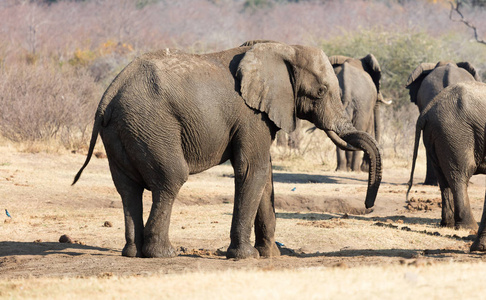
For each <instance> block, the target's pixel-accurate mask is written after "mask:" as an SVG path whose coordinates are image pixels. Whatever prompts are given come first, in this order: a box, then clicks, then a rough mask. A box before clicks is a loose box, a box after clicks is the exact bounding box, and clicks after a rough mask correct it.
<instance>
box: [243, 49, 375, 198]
mask: <svg viewBox="0 0 486 300" xmlns="http://www.w3.org/2000/svg"><path fill="white" fill-rule="evenodd" d="M247 43H250V44H248V45H251V49H249V50H248V51H247V52H246V54H245V55H244V57H243V59H242V60H241V62H240V64H239V67H238V71H237V76H238V77H239V78H240V80H241V83H240V84H241V87H240V91H241V96H242V97H243V98H244V100H245V102H246V104H247V105H248V106H249V107H251V108H253V109H255V110H258V111H262V112H265V113H266V114H267V115H268V117H269V118H270V120H271V121H272V122H273V123H274V124H275V125H276V126H277V127H279V128H281V129H283V130H284V131H286V132H291V131H293V130H294V129H295V126H296V118H300V119H304V120H308V121H310V122H312V123H314V125H315V126H316V127H317V128H319V129H321V130H324V131H325V132H326V133H327V134H328V136H329V137H330V138H331V140H332V141H333V142H334V143H335V144H336V145H338V146H339V147H342V148H345V149H346V150H363V151H365V153H367V154H368V155H369V157H370V161H371V167H370V171H369V180H368V192H367V196H366V201H365V205H366V207H367V208H369V207H372V206H373V205H374V201H375V198H376V195H377V193H378V188H379V185H380V182H381V157H380V152H379V150H378V146H377V144H376V141H375V140H374V139H373V138H372V137H371V136H370V135H369V134H367V133H366V132H358V131H357V130H356V129H355V128H354V127H353V125H352V123H351V121H350V120H349V119H348V117H347V116H346V113H345V110H344V107H343V105H342V103H341V97H340V88H339V82H338V80H337V77H336V75H335V74H334V70H333V68H332V66H331V64H330V62H329V59H328V57H327V56H326V55H325V54H324V52H323V51H322V50H320V49H317V48H312V47H304V46H289V45H285V44H281V43H274V42H271V41H263V42H258V41H257V42H255V43H251V42H247Z"/></svg>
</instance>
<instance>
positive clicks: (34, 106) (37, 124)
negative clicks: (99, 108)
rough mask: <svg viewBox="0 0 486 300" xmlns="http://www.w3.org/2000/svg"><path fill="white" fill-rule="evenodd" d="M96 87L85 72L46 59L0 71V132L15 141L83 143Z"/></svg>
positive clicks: (87, 133)
mask: <svg viewBox="0 0 486 300" xmlns="http://www.w3.org/2000/svg"><path fill="white" fill-rule="evenodd" d="M99 94H100V90H99V88H98V86H96V85H95V84H94V82H93V80H92V77H91V76H89V74H87V72H85V71H82V70H76V69H75V68H73V67H70V66H62V67H61V66H55V65H54V64H52V63H50V62H39V63H36V64H27V63H18V64H17V65H16V67H15V68H7V69H3V70H1V72H0V107H2V109H1V111H0V132H1V133H2V135H3V136H4V137H6V138H8V139H10V140H12V141H15V142H39V141H40V142H47V143H50V142H52V141H57V142H60V143H61V144H62V145H63V146H65V147H66V148H68V149H69V148H77V147H80V146H81V145H85V144H86V143H87V141H88V138H89V130H88V129H91V125H92V120H93V117H94V112H95V110H96V105H97V102H98V100H99Z"/></svg>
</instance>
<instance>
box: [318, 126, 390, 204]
mask: <svg viewBox="0 0 486 300" xmlns="http://www.w3.org/2000/svg"><path fill="white" fill-rule="evenodd" d="M324 131H325V132H326V134H327V135H328V136H329V138H330V139H331V140H332V141H333V142H334V144H336V146H338V147H340V148H342V149H344V150H353V151H356V150H362V151H364V152H365V153H366V154H367V155H368V157H369V158H370V168H369V173H368V190H367V192H366V199H365V206H366V208H371V207H373V205H374V204H375V199H376V196H377V194H378V189H379V187H380V183H381V176H382V167H381V155H380V150H379V148H378V145H377V143H376V141H375V140H374V139H373V137H372V136H371V135H369V134H368V133H366V132H363V131H357V130H356V129H355V128H354V127H353V126H352V125H351V124H350V123H349V122H347V123H343V124H342V125H341V126H338V128H337V129H336V130H326V129H325V130H324Z"/></svg>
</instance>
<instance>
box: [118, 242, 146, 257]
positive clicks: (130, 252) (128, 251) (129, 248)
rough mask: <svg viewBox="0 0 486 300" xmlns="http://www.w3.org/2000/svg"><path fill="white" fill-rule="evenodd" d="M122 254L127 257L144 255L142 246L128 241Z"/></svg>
mask: <svg viewBox="0 0 486 300" xmlns="http://www.w3.org/2000/svg"><path fill="white" fill-rule="evenodd" d="M122 255H123V256H126V257H142V256H143V255H142V246H139V247H137V245H136V244H133V243H126V244H125V247H123V250H122Z"/></svg>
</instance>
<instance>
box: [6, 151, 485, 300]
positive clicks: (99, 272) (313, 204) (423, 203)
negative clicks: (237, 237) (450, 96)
mask: <svg viewBox="0 0 486 300" xmlns="http://www.w3.org/2000/svg"><path fill="white" fill-rule="evenodd" d="M84 159H85V155H84V154H70V153H66V154H46V153H38V154H31V153H22V152H19V151H17V150H15V148H13V147H11V146H10V147H9V146H1V147H0V204H1V207H0V208H1V209H2V211H1V212H2V213H1V215H0V298H2V297H15V296H21V295H22V290H23V289H24V288H25V289H27V287H26V285H25V283H26V282H29V280H37V279H46V280H51V279H52V280H64V279H66V278H68V279H69V278H72V279H76V280H77V279H86V278H98V279H99V278H118V279H119V280H122V279H123V278H125V279H126V280H128V279H129V278H138V277H148V278H152V277H153V276H157V278H159V277H163V276H166V275H167V274H168V275H167V276H185V275H184V274H186V275H187V274H200V273H203V274H213V275H214V274H217V273H218V272H230V273H229V274H233V275H232V276H234V274H235V273H231V272H240V271H241V276H242V277H241V278H245V276H246V275H245V274H248V272H255V273H254V274H261V272H264V273H263V274H272V276H275V278H279V277H278V276H284V275H282V274H287V273H285V272H289V273H288V274H287V275H288V276H290V274H294V275H295V274H297V275H295V276H298V277H300V273H299V272H304V273H305V272H307V270H321V271H322V270H324V273H325V274H327V275H326V276H330V275H329V274H331V275H332V274H335V273H333V272H339V270H342V272H344V274H348V276H351V274H353V275H352V276H357V275H356V274H357V273H356V272H358V270H359V272H361V273H362V274H365V275H363V276H377V275H366V274H374V273H367V271H364V270H369V269H367V268H372V269H373V268H390V267H393V266H396V267H399V268H402V267H403V268H429V269H428V270H431V272H432V274H434V270H435V272H438V273H437V274H440V273H441V272H442V271H440V268H443V266H450V264H451V263H452V264H457V266H458V267H457V268H456V267H453V268H454V269H456V270H459V269H460V267H459V266H463V268H464V266H467V268H466V269H468V270H470V269H478V268H479V269H481V268H482V269H484V264H482V262H483V261H484V260H486V256H485V255H483V254H482V253H470V252H469V250H468V249H469V246H470V244H471V242H472V239H473V237H474V232H469V231H467V230H452V229H448V228H440V227H439V226H438V223H439V218H440V203H439V202H440V201H439V199H440V192H439V189H438V187H430V186H423V185H421V184H420V182H422V180H423V176H424V170H423V169H420V168H419V170H418V172H416V176H415V185H414V187H413V188H412V193H411V199H410V200H411V201H410V202H408V203H407V202H406V200H405V191H406V182H407V181H408V176H409V168H406V167H401V166H396V165H395V164H393V163H392V162H388V161H385V162H384V173H383V182H382V185H381V188H380V192H379V195H378V198H377V200H376V203H375V207H374V209H373V210H372V211H365V209H364V203H363V202H364V196H365V191H366V179H367V174H365V173H345V172H333V171H324V170H320V169H319V167H317V168H315V169H313V170H312V171H308V172H302V171H293V170H289V168H282V167H279V164H278V162H277V163H275V166H274V181H275V199H276V207H277V233H276V238H277V241H278V242H280V243H282V244H283V246H282V248H281V253H282V255H281V256H280V257H276V258H270V259H247V260H233V259H230V260H228V259H226V258H225V253H224V252H225V250H226V248H227V247H228V245H229V229H230V224H231V216H232V208H233V205H232V202H233V189H234V187H233V178H232V169H231V167H230V166H229V165H222V166H218V167H215V168H213V169H210V170H208V171H206V172H204V173H201V174H197V175H193V176H192V177H191V178H190V180H189V181H188V182H187V183H186V185H185V186H184V187H183V188H182V190H181V192H180V195H179V197H178V199H177V201H176V204H175V205H174V210H173V213H172V219H171V220H172V221H171V229H170V237H171V241H172V244H173V245H174V246H175V247H176V248H177V249H178V251H179V255H178V256H177V257H175V258H171V259H143V258H126V257H122V256H121V249H122V247H123V245H124V224H123V212H122V205H121V201H120V199H119V196H118V194H117V193H116V190H115V188H114V186H113V183H112V180H111V176H110V173H109V169H108V162H107V160H106V159H105V158H101V159H97V158H93V159H92V160H91V163H90V165H89V166H88V168H87V169H86V170H85V171H84V173H83V175H82V177H81V179H80V181H79V182H78V183H77V184H76V185H74V186H71V182H72V179H73V176H74V175H75V173H76V172H77V171H78V169H79V167H80V166H81V165H82V163H83V162H84ZM419 159H420V158H419ZM422 159H423V155H422ZM297 169H298V168H297ZM484 193H485V178H484V177H483V175H479V176H474V177H473V179H472V181H471V184H470V186H469V195H470V200H471V205H472V207H473V212H474V214H475V217H476V219H477V220H478V221H479V220H480V217H481V213H482V207H483V199H484ZM150 205H151V199H150V194H149V193H145V195H144V217H145V219H146V218H147V216H148V214H149V211H150ZM4 209H8V211H9V213H10V215H11V218H9V217H7V216H6V214H5V213H4ZM62 235H67V236H68V237H69V238H68V243H61V242H59V240H60V237H61V236H62ZM454 266H455V265H454ZM325 270H329V271H328V272H327V273H326V271H325ZM336 270H337V271H336ZM354 270H356V272H355V271H354ZM406 270H408V269H406ZM406 270H405V271H401V272H402V273H403V274H405V275H404V276H405V277H404V278H405V279H406V280H409V279H410V278H408V279H407V276H408V275H407V274H408V273H407V272H408V271H406ZM258 272H260V273H258ZM265 272H267V273H265ZM292 272H294V273H292ZM295 272H297V273H295ZM467 272H469V271H467ZM361 273H360V274H361ZM378 273H379V274H381V275H382V274H383V272H378ZM225 274H227V273H225ZM238 274H240V273H238ZM316 274H317V273H316ZM319 274H321V273H319ZM287 275H285V276H287ZM473 275H474V274H473ZM188 276H190V275H188ZM228 276H229V275H228ZM228 276H226V275H225V276H223V277H224V278H227V277H228ZM252 276H257V275H252ZM288 276H287V277H286V278H291V277H288ZM410 276H412V277H411V279H410V280H411V281H412V282H413V281H414V280H416V278H415V277H413V276H415V275H410ZM424 276H425V275H424ZM434 276H436V275H432V278H433V277H434ZM229 277H231V276H229ZM331 277H332V276H331ZM474 277H475V276H473V278H474ZM127 278H128V279H127ZM167 278H174V277H166V278H165V280H167ZM205 278H207V276H205ZM16 280H17V281H16ZM19 280H20V281H19ZM25 280H27V281H25ZM241 280H243V279H241ZM350 280H355V281H357V280H363V281H367V280H369V278H361V279H356V278H354V277H353V278H350ZM410 280H409V281H410ZM19 282H21V283H19ZM125 284H132V283H123V284H122V285H125ZM76 285H80V286H82V284H78V283H76ZM24 292H25V291H24ZM62 293H65V292H62ZM26 295H27V296H29V294H26ZM24 296H25V295H24ZM31 296H32V295H31ZM371 298H373V297H371ZM399 298H400V297H399ZM402 298H403V297H402Z"/></svg>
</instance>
